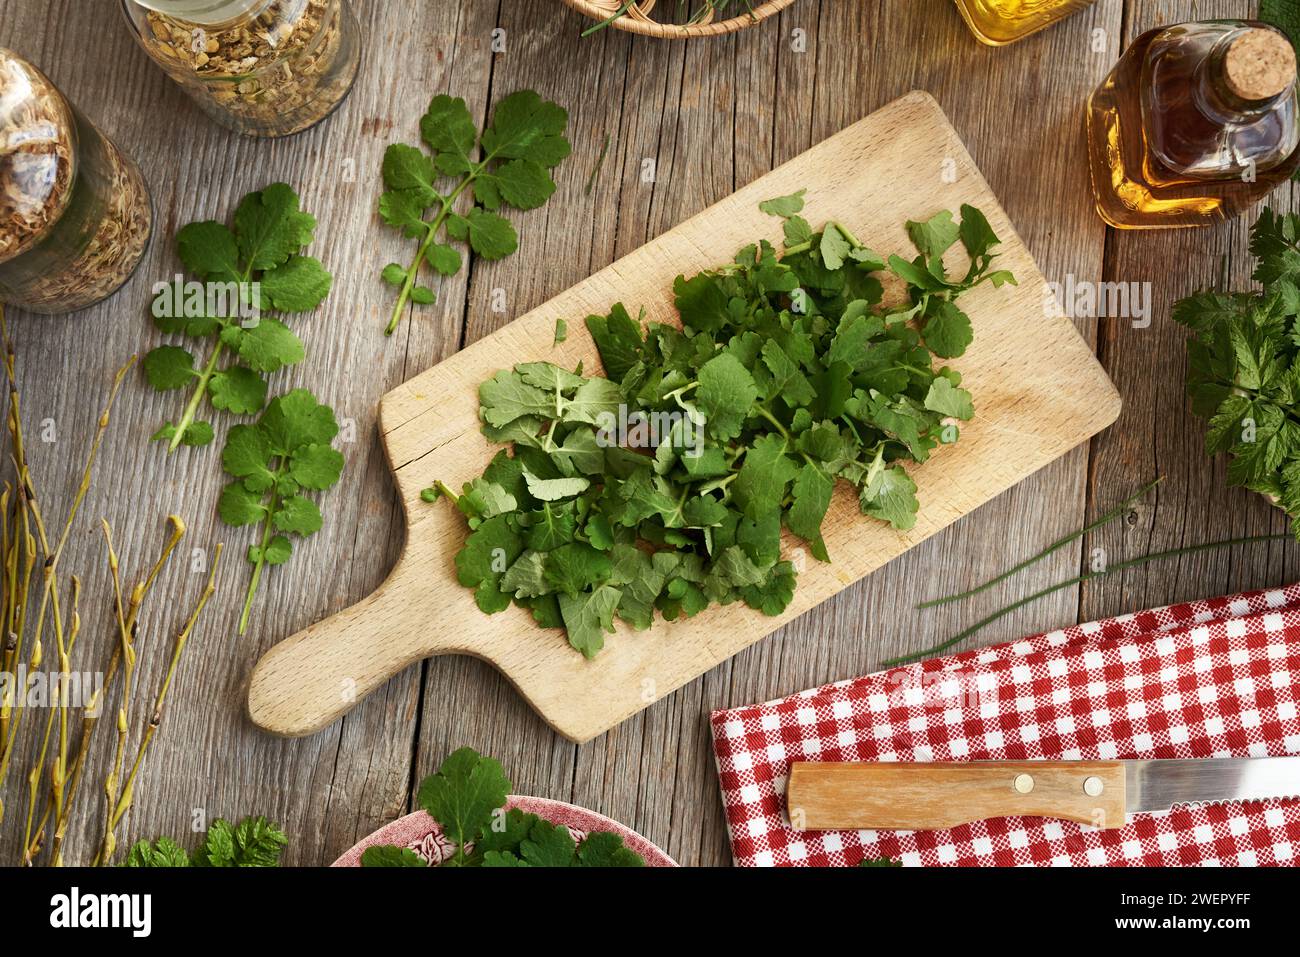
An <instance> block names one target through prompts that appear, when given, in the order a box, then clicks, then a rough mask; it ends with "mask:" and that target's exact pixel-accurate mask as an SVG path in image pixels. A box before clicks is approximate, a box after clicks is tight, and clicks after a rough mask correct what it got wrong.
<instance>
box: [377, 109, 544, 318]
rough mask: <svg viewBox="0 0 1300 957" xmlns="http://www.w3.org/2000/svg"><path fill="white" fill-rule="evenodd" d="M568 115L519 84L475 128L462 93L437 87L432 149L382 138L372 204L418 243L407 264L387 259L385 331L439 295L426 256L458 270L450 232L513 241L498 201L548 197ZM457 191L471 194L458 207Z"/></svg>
mask: <svg viewBox="0 0 1300 957" xmlns="http://www.w3.org/2000/svg"><path fill="white" fill-rule="evenodd" d="M568 120H569V115H568V113H567V112H565V110H564V109H563V108H562V107H560V106H558V105H556V104H555V103H552V102H550V101H548V100H543V99H542V98H541V97H540V96H539V95H538V94H537V93H535V92H533V91H532V90H521V91H519V92H518V93H512V94H511V95H510V96H507V97H506V98H505V99H503V100H502V101H501V102H500V103H498V104H497V107H496V111H495V113H494V114H493V117H492V125H491V126H489V127H488V128H487V129H485V130H484V131H483V132H482V134H481V135H480V134H479V132H478V129H477V126H476V124H475V123H474V119H473V117H471V116H470V112H469V108H468V107H467V106H466V105H465V101H464V100H462V99H460V98H459V97H450V96H444V95H439V96H435V97H434V98H433V101H432V102H431V103H430V104H429V109H428V111H427V112H426V113H425V114H424V116H423V117H422V118H421V120H420V135H421V138H422V139H423V140H424V143H425V145H427V146H428V147H429V149H430V150H431V151H432V152H431V153H429V152H425V151H424V150H422V149H420V148H419V147H415V146H408V145H406V144H404V143H394V144H393V145H391V146H389V147H388V150H387V151H386V152H385V153H384V166H383V174H384V185H385V186H386V187H387V189H388V191H387V192H386V193H384V194H383V196H381V197H380V199H379V214H380V216H382V217H383V220H384V222H386V223H387V224H388V225H390V226H394V227H396V228H398V229H400V230H402V232H403V233H404V234H405V235H406V236H408V237H409V238H411V239H417V240H419V246H418V247H417V249H416V253H415V258H414V259H413V260H412V262H411V264H410V265H409V266H405V267H404V266H402V265H401V264H399V263H390V264H389V265H388V266H385V267H384V270H383V273H382V276H383V279H384V281H385V282H387V283H389V284H391V285H393V286H396V287H397V288H398V294H397V301H396V303H394V305H393V311H392V315H391V317H390V318H389V321H388V326H387V328H386V329H385V330H384V332H385V335H390V336H391V335H392V334H393V332H394V331H395V330H396V329H397V324H398V323H399V322H400V321H401V318H402V313H403V311H405V309H406V304H407V302H408V301H410V302H414V303H416V304H418V305H432V304H433V302H434V301H435V300H436V298H437V297H436V294H435V293H434V291H433V289H431V288H430V287H428V286H425V285H422V284H421V283H420V282H419V277H420V271H421V269H422V267H423V266H424V264H425V263H426V262H427V263H428V264H429V265H430V266H431V267H432V268H433V270H434V272H436V273H438V274H439V275H441V276H451V275H454V274H455V273H457V272H459V271H460V269H461V267H462V265H463V261H462V257H461V254H460V252H459V251H458V250H457V249H456V247H455V246H453V245H451V241H455V242H456V243H460V244H464V245H466V246H468V247H469V249H470V250H472V251H473V252H474V254H475V255H478V256H482V257H483V258H484V259H502V258H504V257H506V256H508V255H510V254H511V253H512V252H514V251H515V249H516V248H517V247H518V245H519V237H518V235H517V234H516V233H515V228H514V226H513V225H511V223H510V221H509V220H508V219H506V218H505V217H504V216H501V215H500V214H499V213H498V210H500V209H501V208H502V207H503V206H510V207H513V208H515V209H521V210H525V209H536V208H537V207H539V206H541V205H543V204H544V203H545V202H546V201H547V200H548V199H550V197H551V194H552V193H554V192H555V183H554V181H553V180H552V179H551V175H550V170H552V169H553V168H555V167H556V166H558V165H559V163H560V161H561V160H563V159H564V158H565V157H566V156H568V155H569V150H570V147H569V141H568V140H567V139H565V138H564V129H565V126H566V125H567V124H568ZM440 183H441V184H443V186H442V188H439V184H440ZM461 196H467V197H469V198H470V199H472V203H471V204H470V205H469V208H468V210H466V211H465V212H464V213H461V212H458V211H457V208H456V206H457V200H459V199H460V197H461Z"/></svg>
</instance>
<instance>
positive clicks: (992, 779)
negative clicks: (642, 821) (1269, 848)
mask: <svg viewBox="0 0 1300 957" xmlns="http://www.w3.org/2000/svg"><path fill="white" fill-rule="evenodd" d="M1297 796H1300V757H1280V758H1207V759H1200V760H1165V761H972V762H965V763H961V762H953V763H948V762H936V763H930V764H900V763H893V762H884V763H866V764H849V763H843V762H833V763H823V762H804V761H798V762H795V763H794V764H793V765H791V767H790V778H789V781H788V783H787V786H786V808H787V813H788V815H789V819H790V824H791V825H792V826H793V827H794V829H795V830H808V831H824V830H863V829H874V830H882V829H891V830H903V831H924V830H934V829H937V828H945V827H953V826H955V825H958V824H967V823H970V822H972V821H981V820H984V819H986V818H994V817H1008V816H1011V815H1020V816H1034V817H1051V818H1059V819H1061V820H1065V821H1077V822H1079V823H1082V824H1090V825H1092V826H1094V827H1100V828H1116V827H1123V826H1124V824H1125V822H1126V820H1127V815H1128V814H1130V813H1135V812H1141V811H1161V810H1165V809H1167V808H1170V807H1173V806H1174V805H1177V804H1204V803H1212V802H1217V801H1260V800H1264V799H1267V798H1288V797H1297Z"/></svg>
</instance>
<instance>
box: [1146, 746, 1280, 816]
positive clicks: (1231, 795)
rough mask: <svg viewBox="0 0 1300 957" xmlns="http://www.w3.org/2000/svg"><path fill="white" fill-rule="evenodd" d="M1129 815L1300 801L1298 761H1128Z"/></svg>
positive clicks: (1232, 759) (1262, 759)
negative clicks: (1202, 806)
mask: <svg viewBox="0 0 1300 957" xmlns="http://www.w3.org/2000/svg"><path fill="white" fill-rule="evenodd" d="M1122 763H1123V765H1124V802H1125V805H1126V808H1127V810H1128V811H1129V813H1134V812H1140V811H1163V810H1166V809H1167V808H1171V807H1176V806H1178V805H1180V804H1215V803H1218V802H1220V801H1263V800H1268V799H1269V798H1297V797H1300V757H1280V758H1206V759H1192V760H1175V759H1170V760H1160V761H1124V762H1122Z"/></svg>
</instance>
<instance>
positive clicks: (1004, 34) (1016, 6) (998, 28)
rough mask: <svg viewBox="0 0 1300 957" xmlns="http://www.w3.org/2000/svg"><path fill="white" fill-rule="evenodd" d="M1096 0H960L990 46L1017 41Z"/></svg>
mask: <svg viewBox="0 0 1300 957" xmlns="http://www.w3.org/2000/svg"><path fill="white" fill-rule="evenodd" d="M1095 2H1096V0H956V3H957V9H958V10H960V11H961V15H962V17H963V18H964V19H965V20H966V24H967V26H969V27H970V28H971V32H972V33H974V34H975V36H976V37H978V38H979V39H980V40H981V41H983V42H984V43H987V44H989V45H990V46H1002V45H1003V44H1006V43H1015V42H1016V41H1017V40H1022V39H1024V38H1025V37H1027V36H1029V35H1030V34H1031V33H1037V32H1038V31H1039V30H1041V29H1043V28H1044V27H1050V26H1051V25H1052V24H1053V23H1056V22H1057V21H1058V20H1064V19H1065V18H1066V17H1068V16H1069V15H1070V14H1072V13H1075V12H1076V11H1078V10H1082V9H1083V8H1084V7H1089V6H1092V4H1093V3H1095Z"/></svg>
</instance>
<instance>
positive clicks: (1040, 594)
mask: <svg viewBox="0 0 1300 957" xmlns="http://www.w3.org/2000/svg"><path fill="white" fill-rule="evenodd" d="M1291 538H1292V536H1291V535H1251V536H1249V537H1247V538H1233V539H1229V540H1227V541H1223V542H1206V543H1205V544H1203V545H1190V546H1188V547H1186V548H1171V549H1169V550H1167V551H1163V552H1154V553H1152V554H1150V555H1144V556H1143V557H1141V558H1133V559H1129V560H1128V561H1126V562H1120V563H1119V564H1117V565H1112V566H1110V567H1109V568H1107V569H1106V570H1105V571H1100V572H1085V573H1084V574H1082V575H1076V576H1075V577H1074V578H1071V579H1069V580H1068V581H1063V582H1061V583H1059V584H1056V585H1052V586H1050V587H1048V588H1044V589H1043V590H1042V591H1037V592H1034V593H1033V594H1032V595H1029V596H1028V597H1026V598H1022V599H1020V600H1019V601H1017V602H1013V603H1012V604H1010V605H1007V606H1006V607H1005V608H1003V609H1002V610H1001V611H996V612H994V613H993V614H991V615H989V616H988V617H987V618H984V619H982V620H980V621H977V622H976V623H975V624H973V625H971V626H970V627H969V628H967V629H966V630H965V631H963V632H960V633H959V634H956V635H953V636H952V637H951V638H949V639H948V640H947V641H945V642H942V643H940V644H937V645H934V646H933V647H931V648H927V649H925V650H924V651H918V652H915V653H914V654H910V655H903V656H901V657H899V658H890V659H889V660H888V661H886V662H884V664H885V666H886V667H893V666H894V665H902V664H907V663H908V662H911V661H920V660H922V659H924V658H932V657H934V656H935V655H937V654H939V653H940V652H942V651H947V650H948V649H949V648H951V647H952V646H953V645H956V644H960V643H961V642H962V641H965V640H966V639H967V638H969V637H970V636H971V635H973V634H975V633H976V632H978V631H981V630H983V629H984V628H986V627H988V626H989V625H991V624H993V622H995V621H997V620H998V619H999V618H1005V617H1006V616H1007V615H1009V614H1011V613H1012V612H1013V611H1018V610H1019V609H1021V608H1024V607H1025V606H1026V605H1030V604H1033V603H1034V602H1036V601H1038V600H1039V599H1040V598H1046V597H1047V596H1048V595H1051V594H1053V593H1055V592H1058V591H1061V590H1062V589H1064V588H1070V587H1071V586H1073V585H1082V584H1083V583H1084V582H1087V581H1092V580H1093V579H1094V578H1105V577H1106V576H1107V575H1113V574H1115V573H1116V572H1121V571H1124V570H1125V569H1128V568H1137V567H1139V566H1141V565H1145V564H1147V563H1148V562H1154V561H1159V560H1160V559H1164V558H1175V557H1178V556H1180V555H1194V554H1196V553H1197V552H1205V551H1210V550H1211V549H1215V548H1230V547H1232V546H1233V545H1253V544H1255V543H1256V542H1276V541H1289V540H1290V539H1291Z"/></svg>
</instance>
